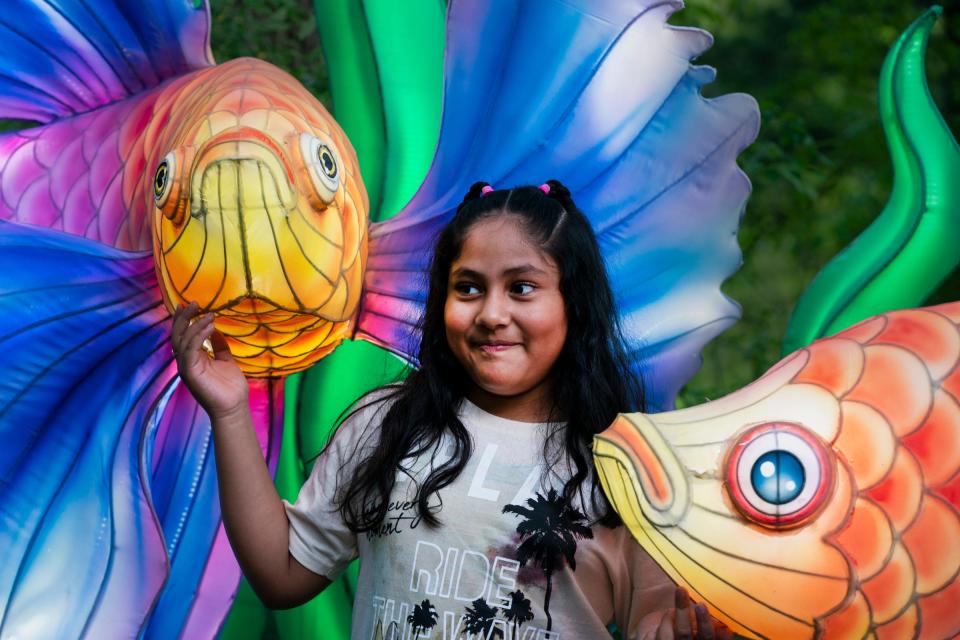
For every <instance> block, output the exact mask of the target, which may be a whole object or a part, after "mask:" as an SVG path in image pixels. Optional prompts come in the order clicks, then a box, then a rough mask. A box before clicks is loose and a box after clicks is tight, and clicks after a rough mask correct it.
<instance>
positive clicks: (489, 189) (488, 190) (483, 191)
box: [480, 185, 493, 198]
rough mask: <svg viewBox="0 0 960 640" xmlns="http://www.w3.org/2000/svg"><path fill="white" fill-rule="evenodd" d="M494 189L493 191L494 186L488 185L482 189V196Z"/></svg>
mask: <svg viewBox="0 0 960 640" xmlns="http://www.w3.org/2000/svg"><path fill="white" fill-rule="evenodd" d="M492 191H493V187H491V186H490V185H486V186H485V187H483V188H482V189H480V197H481V198H482V197H483V196H485V195H487V194H488V193H490V192H492Z"/></svg>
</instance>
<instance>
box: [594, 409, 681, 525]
mask: <svg viewBox="0 0 960 640" xmlns="http://www.w3.org/2000/svg"><path fill="white" fill-rule="evenodd" d="M593 455H594V461H595V463H596V465H597V472H598V475H599V476H600V482H601V483H602V485H603V488H604V490H605V492H606V494H607V497H608V498H609V499H610V501H611V502H612V503H613V505H614V507H615V508H616V509H617V512H618V513H619V514H620V516H621V518H623V520H624V522H627V523H628V524H629V523H630V522H634V523H636V524H640V525H642V523H643V521H644V520H646V521H647V522H649V523H650V524H652V525H654V526H657V527H670V526H674V525H676V524H678V523H679V522H680V521H681V520H682V519H683V517H684V515H685V514H686V512H687V510H688V509H689V506H690V487H689V485H688V481H687V476H686V474H685V473H684V471H683V466H682V465H681V463H680V461H679V460H678V459H677V457H676V455H675V454H674V453H673V451H672V450H671V448H670V446H669V444H668V443H667V441H666V439H664V437H663V435H662V434H661V433H660V430H659V428H658V427H657V426H656V425H655V424H654V423H653V422H652V421H651V420H650V419H649V418H648V417H647V416H646V415H644V414H640V413H632V414H621V415H619V416H618V417H617V419H616V421H615V422H614V423H613V424H612V425H611V426H610V427H609V428H608V429H606V430H605V431H603V432H601V433H600V434H598V435H596V436H595V437H594V439H593ZM636 488H639V489H640V490H639V491H635V489H636ZM632 496H636V497H637V499H636V500H633V499H632Z"/></svg>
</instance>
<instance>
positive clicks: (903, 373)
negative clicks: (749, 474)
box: [794, 303, 960, 638]
mask: <svg viewBox="0 0 960 640" xmlns="http://www.w3.org/2000/svg"><path fill="white" fill-rule="evenodd" d="M958 324H960V303H953V304H948V305H942V306H939V307H930V308H927V309H913V310H908V311H898V312H892V313H887V314H884V315H882V316H877V317H874V318H871V319H869V320H866V321H864V322H862V323H860V324H858V325H855V326H854V327H851V328H850V329H848V330H846V331H844V332H841V333H840V334H837V335H836V336H834V337H833V338H830V339H827V340H824V341H821V342H819V343H815V344H814V345H813V346H811V347H810V349H809V352H810V360H809V361H808V363H807V364H806V366H805V367H804V369H803V370H802V371H801V372H800V373H799V374H798V375H797V376H796V378H795V379H794V382H796V383H806V384H816V385H819V386H821V387H823V388H825V389H827V390H828V391H830V392H831V393H833V394H834V395H835V396H836V397H837V399H838V401H839V403H840V415H841V419H840V429H839V431H838V433H837V436H836V439H835V440H834V442H833V443H832V444H833V445H834V449H835V451H837V453H838V454H839V456H841V457H842V459H843V460H844V461H845V463H846V465H847V468H848V469H849V473H850V474H851V476H852V479H853V486H854V488H855V491H854V494H853V504H852V509H851V510H850V515H849V518H848V519H847V520H846V521H845V522H844V523H843V524H842V525H841V526H840V527H839V528H838V529H837V531H836V532H834V533H833V534H832V535H831V536H830V538H829V539H830V541H831V542H832V543H833V544H835V545H836V547H837V548H838V549H840V550H841V551H842V553H843V554H844V555H845V556H846V558H847V559H848V560H849V562H850V567H851V569H852V572H853V575H852V576H851V587H852V589H851V594H850V596H849V597H848V598H847V600H846V601H845V602H844V604H843V605H842V606H841V607H840V608H839V609H838V610H836V611H834V612H831V613H829V614H828V615H825V616H823V617H822V619H821V620H820V624H821V625H822V629H823V632H824V637H838V638H841V637H858V638H862V637H875V638H904V637H920V638H950V637H953V636H955V635H956V634H957V633H960V619H958V616H957V615H956V613H955V611H954V609H955V603H957V602H960V581H958V580H957V576H958V572H960V511H958V510H960V366H958V364H960V326H958Z"/></svg>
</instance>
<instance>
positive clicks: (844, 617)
mask: <svg viewBox="0 0 960 640" xmlns="http://www.w3.org/2000/svg"><path fill="white" fill-rule="evenodd" d="M820 628H821V629H822V630H823V631H822V633H821V634H818V635H817V637H818V638H823V639H824V640H827V639H832V638H837V639H842V640H847V639H848V638H863V637H864V636H865V635H866V634H867V632H868V631H869V628H870V607H869V605H867V600H866V598H864V597H863V594H862V593H861V592H859V591H855V592H854V594H853V597H852V598H851V599H850V601H849V602H847V604H845V605H844V606H843V607H842V608H841V609H840V610H838V611H837V612H835V613H831V614H829V615H828V616H826V617H825V618H824V619H823V620H822V621H821V623H820Z"/></svg>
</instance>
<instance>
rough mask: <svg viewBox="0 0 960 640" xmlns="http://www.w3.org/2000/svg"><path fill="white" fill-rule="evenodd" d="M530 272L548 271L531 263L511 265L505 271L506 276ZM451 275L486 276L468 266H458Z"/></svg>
mask: <svg viewBox="0 0 960 640" xmlns="http://www.w3.org/2000/svg"><path fill="white" fill-rule="evenodd" d="M529 273H534V274H540V275H547V272H546V271H544V270H543V269H541V268H540V267H536V266H534V265H532V264H529V263H528V264H521V265H517V266H516V267H510V268H509V269H505V270H504V271H503V275H504V276H506V277H514V276H518V275H526V274H529ZM450 275H451V276H452V277H455V278H474V279H483V278H484V275H483V274H482V273H480V272H479V271H474V270H473V269H470V268H467V267H457V268H456V269H454V270H453V273H451V274H450Z"/></svg>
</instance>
